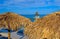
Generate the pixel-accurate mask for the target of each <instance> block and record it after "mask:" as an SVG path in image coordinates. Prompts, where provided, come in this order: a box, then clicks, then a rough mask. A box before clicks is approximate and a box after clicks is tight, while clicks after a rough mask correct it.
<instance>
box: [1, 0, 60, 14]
mask: <svg viewBox="0 0 60 39" xmlns="http://www.w3.org/2000/svg"><path fill="white" fill-rule="evenodd" d="M58 11H60V0H0V14H2V13H5V12H14V13H17V14H35V12H38V13H39V14H50V13H53V12H58Z"/></svg>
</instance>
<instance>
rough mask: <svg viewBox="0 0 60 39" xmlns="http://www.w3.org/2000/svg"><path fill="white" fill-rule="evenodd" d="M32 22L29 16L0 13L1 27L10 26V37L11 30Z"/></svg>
mask: <svg viewBox="0 0 60 39" xmlns="http://www.w3.org/2000/svg"><path fill="white" fill-rule="evenodd" d="M29 22H30V20H29V19H28V18H25V17H23V16H20V15H17V14H14V13H11V12H7V13H6V14H1V15H0V28H1V27H4V28H8V39H10V30H17V29H19V28H20V27H21V25H26V24H28V23H29Z"/></svg>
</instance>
